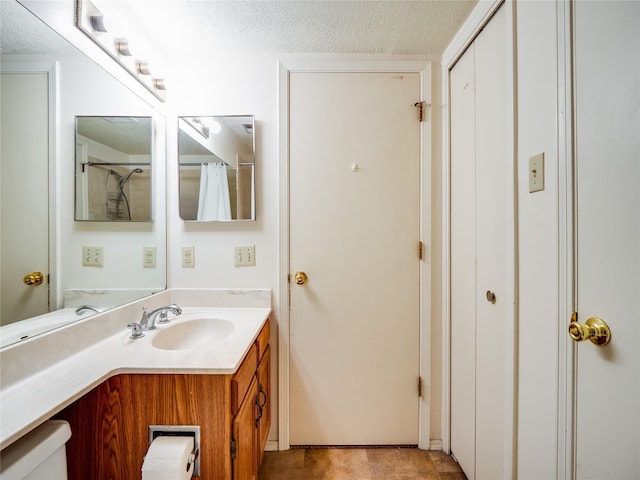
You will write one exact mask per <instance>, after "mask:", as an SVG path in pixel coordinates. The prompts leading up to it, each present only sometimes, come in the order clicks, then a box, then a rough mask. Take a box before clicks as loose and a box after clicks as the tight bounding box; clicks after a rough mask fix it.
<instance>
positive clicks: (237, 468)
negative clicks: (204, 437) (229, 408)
mask: <svg viewBox="0 0 640 480" xmlns="http://www.w3.org/2000/svg"><path fill="white" fill-rule="evenodd" d="M257 395H258V382H257V379H256V377H255V376H254V377H253V380H252V381H251V385H250V386H249V390H248V391H247V395H246V396H245V397H244V401H243V402H242V403H241V404H240V408H239V409H238V414H237V415H236V416H235V418H234V419H233V439H232V447H231V448H232V457H233V480H255V479H256V478H257V464H258V459H257V454H256V451H257V448H256V447H257V445H256V418H258V417H257V403H256V398H257Z"/></svg>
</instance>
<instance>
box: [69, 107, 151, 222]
mask: <svg viewBox="0 0 640 480" xmlns="http://www.w3.org/2000/svg"><path fill="white" fill-rule="evenodd" d="M152 135H153V128H152V119H151V117H84V116H83V117H76V169H75V171H76V202H75V219H76V220H88V221H93V222H150V221H152V213H151V212H152V202H151V191H152V190H151V164H152V145H153V138H152Z"/></svg>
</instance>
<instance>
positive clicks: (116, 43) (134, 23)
mask: <svg viewBox="0 0 640 480" xmlns="http://www.w3.org/2000/svg"><path fill="white" fill-rule="evenodd" d="M99 1H100V0H95V3H94V2H92V1H91V0H76V26H77V27H78V28H79V29H80V30H81V31H82V32H83V33H84V34H85V35H87V36H88V37H89V38H90V39H91V40H93V41H94V42H95V43H96V44H97V45H98V46H99V47H100V48H101V49H102V50H104V51H105V52H106V53H108V54H109V55H110V56H111V58H113V59H114V60H115V61H116V62H118V63H119V64H120V65H121V66H122V67H123V68H124V69H125V70H127V71H128V72H129V73H130V74H131V75H132V76H133V77H134V78H135V79H137V80H138V81H139V82H140V83H141V84H142V85H144V86H145V87H146V88H147V90H149V91H150V92H151V93H153V94H154V95H155V96H156V97H157V98H158V99H160V100H161V101H163V102H164V101H165V100H166V90H167V83H166V76H165V73H164V71H163V69H161V68H159V66H160V65H161V64H162V59H164V58H165V55H164V52H162V51H161V49H160V48H158V47H157V46H155V45H152V39H151V38H150V37H149V36H148V35H145V32H144V25H143V24H142V23H141V22H140V21H138V20H137V19H136V18H135V16H134V15H133V14H132V13H131V12H130V11H127V12H126V15H125V12H124V11H121V10H119V9H122V8H123V5H122V4H121V3H120V2H108V1H103V2H102V3H100V4H99V5H97V4H98V3H99ZM124 8H126V7H124Z"/></svg>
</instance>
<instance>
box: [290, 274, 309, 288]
mask: <svg viewBox="0 0 640 480" xmlns="http://www.w3.org/2000/svg"><path fill="white" fill-rule="evenodd" d="M293 278H294V280H295V282H296V285H304V284H305V283H307V274H306V273H304V272H296V274H295V275H294V276H293Z"/></svg>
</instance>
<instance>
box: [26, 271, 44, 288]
mask: <svg viewBox="0 0 640 480" xmlns="http://www.w3.org/2000/svg"><path fill="white" fill-rule="evenodd" d="M22 281H23V282H24V284H25V285H29V286H31V285H41V284H42V282H43V281H44V275H43V274H42V272H33V273H30V274H29V275H25V276H24V278H23V279H22Z"/></svg>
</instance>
